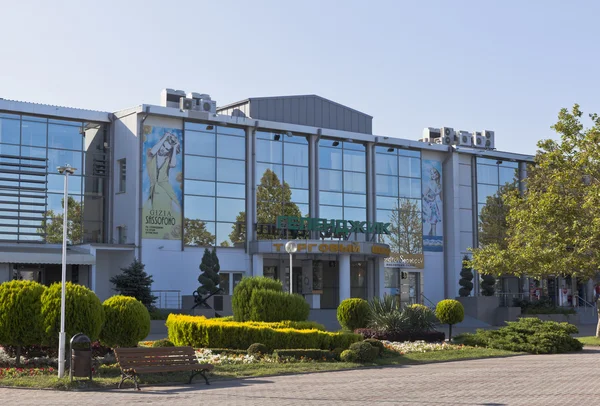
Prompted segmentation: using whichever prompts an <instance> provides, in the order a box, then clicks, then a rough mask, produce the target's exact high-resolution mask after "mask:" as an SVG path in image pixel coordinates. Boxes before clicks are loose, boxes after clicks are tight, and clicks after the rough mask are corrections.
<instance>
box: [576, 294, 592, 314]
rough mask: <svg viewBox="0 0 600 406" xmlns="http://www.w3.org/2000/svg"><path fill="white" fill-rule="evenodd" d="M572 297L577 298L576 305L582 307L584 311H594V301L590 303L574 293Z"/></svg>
mask: <svg viewBox="0 0 600 406" xmlns="http://www.w3.org/2000/svg"><path fill="white" fill-rule="evenodd" d="M574 298H575V299H576V300H577V306H579V307H583V308H584V311H585V312H587V311H588V310H590V311H591V312H595V311H596V304H595V303H590V302H588V301H587V300H585V299H584V298H582V297H581V296H579V295H575V296H574Z"/></svg>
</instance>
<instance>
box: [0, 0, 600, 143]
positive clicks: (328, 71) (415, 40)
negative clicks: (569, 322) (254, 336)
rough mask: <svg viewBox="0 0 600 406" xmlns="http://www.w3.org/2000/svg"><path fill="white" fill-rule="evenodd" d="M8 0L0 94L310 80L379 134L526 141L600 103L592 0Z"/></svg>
mask: <svg viewBox="0 0 600 406" xmlns="http://www.w3.org/2000/svg"><path fill="white" fill-rule="evenodd" d="M3 2H4V3H5V4H3V5H2V13H1V14H0V26H1V27H2V33H3V37H4V38H3V40H2V43H1V45H0V55H1V56H0V61H1V63H0V97H2V98H6V99H16V100H24V101H32V102H39V103H48V104H57V105H65V106H74V107H82V108H88V109H100V110H107V111H116V110H120V109H124V108H126V107H130V106H133V105H137V104H141V103H151V104H158V102H159V94H160V90H161V89H162V88H165V87H172V88H178V89H183V90H186V91H196V92H200V93H210V94H211V95H212V97H213V99H215V100H217V102H218V103H219V105H223V104H226V103H230V102H233V101H237V100H240V99H243V98H247V97H252V96H275V95H290V94H313V93H314V94H318V95H321V96H323V97H326V98H329V99H332V100H335V101H337V102H339V103H342V104H345V105H347V106H350V107H352V108H355V109H357V110H360V111H363V112H365V113H368V114H370V115H372V116H374V124H373V129H374V133H375V134H378V135H387V136H393V137H401V138H409V139H417V138H419V137H420V135H421V131H422V129H423V127H427V126H435V127H439V126H450V127H454V128H456V129H465V130H474V129H493V130H495V131H496V137H497V141H496V146H497V148H498V149H500V150H508V151H512V152H521V153H534V152H535V150H536V142H537V140H538V139H540V138H548V137H553V136H554V133H553V132H552V130H551V129H550V125H552V124H553V123H554V122H555V120H556V114H557V112H558V110H559V109H560V108H561V107H569V106H571V105H572V104H573V103H575V102H577V103H579V104H581V106H582V108H583V110H584V112H586V113H587V112H591V111H594V112H600V92H599V86H598V83H597V78H598V68H599V66H598V64H599V59H600V58H599V57H598V55H597V49H598V39H599V38H600V35H599V34H600V24H598V16H599V15H600V2H596V1H573V2H566V1H548V0H527V1H522V0H507V1H477V0H472V1H460V0H459V1H443V0H439V1H425V0H424V1H400V0H398V1H377V0H371V1H364V0H363V1H354V0H352V1H350V0H343V1H342V0H339V1H333V0H330V1H327V0H321V1H313V0H305V1H298V2H292V1H282V0H278V1H277V0H268V1H267V0H254V1H241V0H239V1H238V0H227V1H214V0H213V1H200V0H198V1H175V0H174V1H170V2H166V1H148V0H146V1H138V0H135V1H133V0H127V1H106V0H103V1H94V2H91V1H81V0H79V1H66V0H62V1H60V0H58V1H51V2H50V1H48V2H47V1H36V2H34V1H28V0H20V1H10V2H9V1H8V0H3ZM84 3H85V4H84ZM572 3H573V4H572ZM594 55H596V56H594Z"/></svg>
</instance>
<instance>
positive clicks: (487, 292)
mask: <svg viewBox="0 0 600 406" xmlns="http://www.w3.org/2000/svg"><path fill="white" fill-rule="evenodd" d="M495 286H496V278H494V276H493V275H486V274H484V275H481V294H482V295H483V296H494V291H495V290H496V289H495Z"/></svg>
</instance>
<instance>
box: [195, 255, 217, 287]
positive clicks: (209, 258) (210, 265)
mask: <svg viewBox="0 0 600 406" xmlns="http://www.w3.org/2000/svg"><path fill="white" fill-rule="evenodd" d="M220 269H221V267H220V265H219V258H218V257H217V249H216V248H213V249H212V250H208V249H205V250H204V255H203V256H202V262H201V263H200V270H201V271H202V272H201V273H200V276H199V277H198V282H200V287H199V288H198V289H196V291H197V292H198V294H199V295H200V296H205V295H211V294H214V293H216V292H217V290H218V289H219V282H220V278H219V270H220Z"/></svg>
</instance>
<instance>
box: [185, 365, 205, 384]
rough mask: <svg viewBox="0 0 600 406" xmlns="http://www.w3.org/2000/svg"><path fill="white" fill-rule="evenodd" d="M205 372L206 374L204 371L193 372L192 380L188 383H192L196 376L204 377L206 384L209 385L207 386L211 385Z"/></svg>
mask: <svg viewBox="0 0 600 406" xmlns="http://www.w3.org/2000/svg"><path fill="white" fill-rule="evenodd" d="M205 372H206V371H205V370H204V369H202V370H200V371H193V372H192V375H191V376H190V380H189V381H188V383H192V379H194V377H195V376H196V375H202V378H204V381H205V382H206V384H207V385H210V383H209V382H208V378H207V377H206V375H205Z"/></svg>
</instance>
